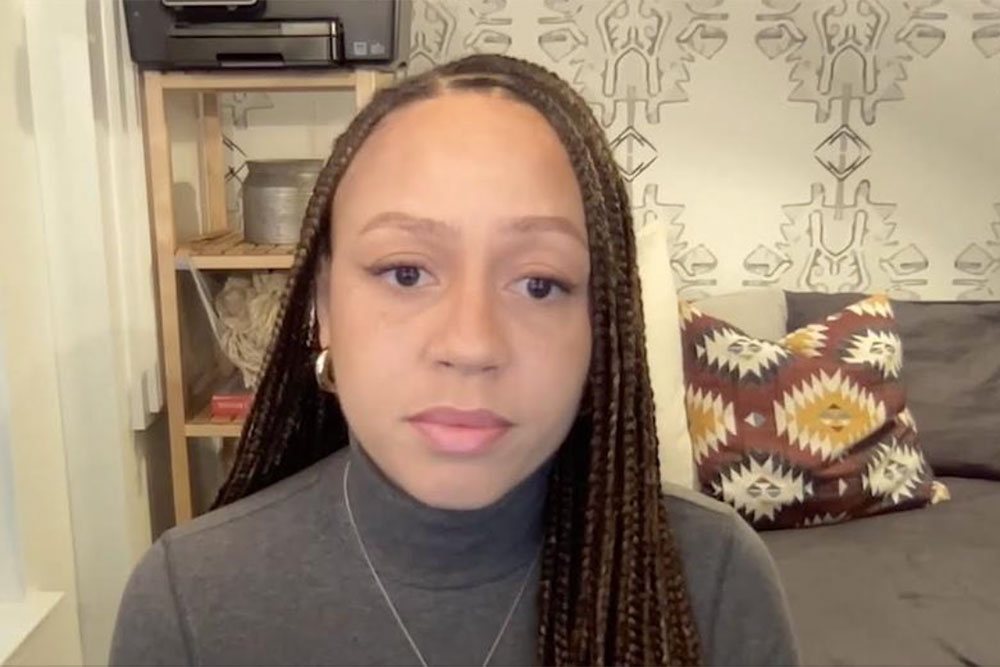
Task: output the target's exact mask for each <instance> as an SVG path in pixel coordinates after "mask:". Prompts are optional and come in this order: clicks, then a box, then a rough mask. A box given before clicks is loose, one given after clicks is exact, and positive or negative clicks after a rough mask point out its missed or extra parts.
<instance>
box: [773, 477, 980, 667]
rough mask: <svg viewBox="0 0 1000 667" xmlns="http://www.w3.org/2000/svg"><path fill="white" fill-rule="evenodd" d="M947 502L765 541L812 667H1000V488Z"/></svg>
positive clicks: (958, 489) (963, 483) (957, 490)
mask: <svg viewBox="0 0 1000 667" xmlns="http://www.w3.org/2000/svg"><path fill="white" fill-rule="evenodd" d="M942 481H943V482H945V483H946V484H947V485H948V488H949V489H950V490H951V495H952V499H951V501H950V502H947V503H942V504H940V505H935V506H933V507H928V508H926V509H924V510H921V511H920V512H901V513H897V514H886V515H883V516H879V517H873V518H871V519H866V520H864V521H852V522H849V523H844V524H839V525H836V526H821V527H818V528H813V529H810V530H786V531H774V532H769V533H764V534H763V535H762V536H763V538H764V541H765V542H766V543H767V546H768V548H769V549H770V551H771V554H772V555H773V556H774V559H775V562H776V563H777V565H778V570H779V572H780V574H781V578H782V582H783V584H784V586H785V591H786V593H787V595H788V599H789V604H790V606H791V611H792V621H793V623H794V625H795V629H796V634H797V635H798V638H799V643H800V646H801V649H802V658H803V664H806V665H1000V576H998V575H997V571H998V569H1000V556H998V554H1000V530H997V529H996V526H997V518H998V517H1000V482H995V481H987V480H979V479H960V478H955V477H947V478H943V479H942Z"/></svg>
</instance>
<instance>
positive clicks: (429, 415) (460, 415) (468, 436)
mask: <svg viewBox="0 0 1000 667" xmlns="http://www.w3.org/2000/svg"><path fill="white" fill-rule="evenodd" d="M407 421H408V422H409V423H410V424H411V425H412V426H413V428H414V429H416V431H417V432H418V433H419V434H420V435H421V436H423V440H424V442H425V444H426V445H427V446H428V447H429V448H430V449H431V450H432V451H434V452H436V453H440V454H465V455H474V454H483V453H485V452H487V451H489V450H490V449H491V448H492V446H493V445H494V444H495V443H496V442H497V441H498V440H499V439H500V438H501V437H502V436H503V435H504V434H506V433H507V431H509V430H510V428H511V427H512V426H513V423H512V422H510V421H509V420H507V419H505V418H504V417H501V416H500V415H498V414H496V413H495V412H491V411H490V410H459V409H455V408H445V407H439V408H432V409H430V410H424V411H423V412H420V413H418V414H415V415H413V416H412V417H409V418H408V419H407Z"/></svg>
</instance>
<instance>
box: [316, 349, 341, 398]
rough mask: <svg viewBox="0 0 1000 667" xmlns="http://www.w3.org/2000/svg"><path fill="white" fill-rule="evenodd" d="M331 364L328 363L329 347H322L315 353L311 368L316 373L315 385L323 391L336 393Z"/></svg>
mask: <svg viewBox="0 0 1000 667" xmlns="http://www.w3.org/2000/svg"><path fill="white" fill-rule="evenodd" d="M332 366H333V365H332V364H331V363H330V349H329V348H323V349H322V350H321V351H320V353H319V354H317V355H316V364H315V366H314V367H313V370H314V371H315V373H316V385H317V386H318V387H319V388H320V389H321V390H323V391H325V392H328V393H330V394H336V393H337V385H336V383H335V382H334V381H333V367H332Z"/></svg>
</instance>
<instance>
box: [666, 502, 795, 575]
mask: <svg viewBox="0 0 1000 667" xmlns="http://www.w3.org/2000/svg"><path fill="white" fill-rule="evenodd" d="M662 498H663V503H664V506H665V507H666V510H667V516H668V521H669V522H670V528H671V533H672V534H673V536H674V540H675V541H676V543H677V546H678V548H679V549H680V552H681V556H682V558H683V559H684V566H685V570H687V573H688V580H689V586H690V587H691V588H692V589H693V590H692V594H696V593H697V592H698V589H699V588H704V587H706V586H708V585H710V584H711V583H713V582H717V581H720V580H721V579H723V578H727V577H733V576H739V575H747V574H751V573H756V574H759V575H761V576H765V575H766V576H768V577H770V575H771V574H772V573H773V572H774V571H775V567H774V562H773V560H772V559H771V555H770V552H769V551H768V550H767V546H766V545H765V544H764V540H762V539H761V537H760V535H758V534H757V531H755V530H754V529H753V527H751V526H750V524H748V523H747V522H746V521H745V520H744V519H743V517H741V516H740V514H739V513H738V512H737V511H736V510H735V509H733V508H732V507H731V506H729V505H727V504H725V503H723V502H720V501H718V500H715V499H714V498H711V497H709V496H707V495H705V494H703V493H699V492H697V491H692V490H690V489H686V488H684V487H681V486H676V485H672V484H667V485H665V486H664V489H663V494H662ZM775 583H776V580H775Z"/></svg>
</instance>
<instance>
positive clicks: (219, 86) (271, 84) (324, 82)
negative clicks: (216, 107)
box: [146, 70, 392, 92]
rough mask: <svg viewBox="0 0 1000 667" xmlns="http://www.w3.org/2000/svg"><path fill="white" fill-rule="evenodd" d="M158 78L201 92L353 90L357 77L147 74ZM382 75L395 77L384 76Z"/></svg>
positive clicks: (337, 73)
mask: <svg viewBox="0 0 1000 667" xmlns="http://www.w3.org/2000/svg"><path fill="white" fill-rule="evenodd" d="M151 75H152V76H153V77H156V78H158V79H159V82H160V86H161V88H162V89H163V90H194V91H198V92H213V91H214V92H219V91H227V90H231V91H243V90H280V91H283V92H287V91H296V90H338V89H340V90H354V89H355V88H356V86H357V82H358V77H357V75H356V74H355V73H354V71H352V70H323V71H319V72H309V71H302V70H282V71H280V72H261V71H245V72H240V71H226V72H219V71H212V72H148V73H147V74H146V77H147V78H150V77H151ZM382 76H392V74H391V73H388V72H386V73H382Z"/></svg>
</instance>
